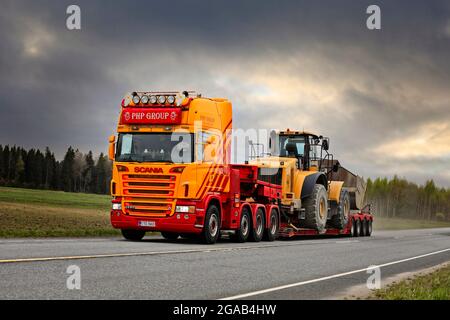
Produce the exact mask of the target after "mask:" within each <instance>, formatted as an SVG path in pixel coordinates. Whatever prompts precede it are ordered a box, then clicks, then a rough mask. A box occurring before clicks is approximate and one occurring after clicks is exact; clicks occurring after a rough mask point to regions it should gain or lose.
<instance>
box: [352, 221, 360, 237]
mask: <svg viewBox="0 0 450 320" xmlns="http://www.w3.org/2000/svg"><path fill="white" fill-rule="evenodd" d="M353 223H354V225H355V228H354V229H353V236H354V237H359V236H360V235H361V221H360V220H359V219H355V220H353Z"/></svg>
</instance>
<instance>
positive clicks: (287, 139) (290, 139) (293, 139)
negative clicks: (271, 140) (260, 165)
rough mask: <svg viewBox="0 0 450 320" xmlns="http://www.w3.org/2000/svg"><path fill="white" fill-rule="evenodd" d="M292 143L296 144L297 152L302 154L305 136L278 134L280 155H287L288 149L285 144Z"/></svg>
mask: <svg viewBox="0 0 450 320" xmlns="http://www.w3.org/2000/svg"><path fill="white" fill-rule="evenodd" d="M288 143H293V144H295V145H296V146H297V154H298V155H299V156H303V154H304V152H305V137H304V136H280V157H287V156H288V155H289V154H288V151H287V150H286V145H287V144H288Z"/></svg>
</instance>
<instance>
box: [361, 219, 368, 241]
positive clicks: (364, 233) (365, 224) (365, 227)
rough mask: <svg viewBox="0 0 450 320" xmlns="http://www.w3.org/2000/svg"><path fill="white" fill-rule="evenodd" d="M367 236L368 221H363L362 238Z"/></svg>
mask: <svg viewBox="0 0 450 320" xmlns="http://www.w3.org/2000/svg"><path fill="white" fill-rule="evenodd" d="M366 235H367V221H366V219H363V220H362V221H361V234H360V236H361V237H365V236H366Z"/></svg>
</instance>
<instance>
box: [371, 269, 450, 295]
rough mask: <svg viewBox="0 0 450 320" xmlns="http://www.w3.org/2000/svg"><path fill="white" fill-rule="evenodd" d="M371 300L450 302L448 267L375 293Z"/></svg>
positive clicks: (449, 273)
mask: <svg viewBox="0 0 450 320" xmlns="http://www.w3.org/2000/svg"><path fill="white" fill-rule="evenodd" d="M371 298H372V299H382V300H450V265H447V266H445V267H442V268H440V269H439V270H436V271H434V272H432V273H430V274H426V275H422V276H417V277H415V278H413V279H410V280H404V281H401V282H399V283H396V284H393V285H391V286H388V287H387V288H385V289H380V290H377V291H375V293H374V294H373V296H372V297H371Z"/></svg>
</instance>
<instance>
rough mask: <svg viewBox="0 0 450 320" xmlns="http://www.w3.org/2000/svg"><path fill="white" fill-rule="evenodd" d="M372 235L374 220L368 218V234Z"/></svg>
mask: <svg viewBox="0 0 450 320" xmlns="http://www.w3.org/2000/svg"><path fill="white" fill-rule="evenodd" d="M371 235H372V220H367V236H368V237H370V236H371Z"/></svg>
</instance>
